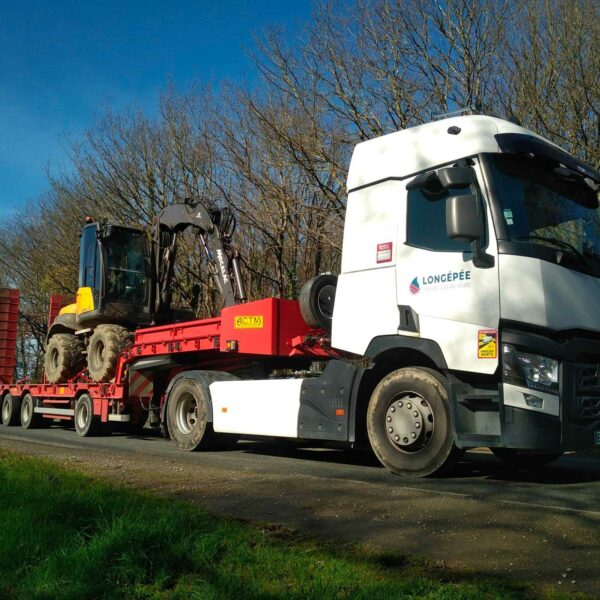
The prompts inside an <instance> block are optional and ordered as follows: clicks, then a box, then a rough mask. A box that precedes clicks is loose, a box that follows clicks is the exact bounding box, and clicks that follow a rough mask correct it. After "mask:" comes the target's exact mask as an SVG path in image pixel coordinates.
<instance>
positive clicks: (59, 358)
mask: <svg viewBox="0 0 600 600" xmlns="http://www.w3.org/2000/svg"><path fill="white" fill-rule="evenodd" d="M84 350H85V346H84V344H83V341H82V340H81V339H80V338H78V337H76V336H74V335H73V334H72V333H55V334H54V335H53V336H52V337H51V338H50V340H49V341H48V345H47V346H46V356H45V357H44V369H45V372H46V378H47V379H48V381H49V382H50V383H58V382H60V381H67V380H68V379H71V378H72V377H75V375H77V373H79V371H81V370H82V369H83V368H84V367H85V356H84Z"/></svg>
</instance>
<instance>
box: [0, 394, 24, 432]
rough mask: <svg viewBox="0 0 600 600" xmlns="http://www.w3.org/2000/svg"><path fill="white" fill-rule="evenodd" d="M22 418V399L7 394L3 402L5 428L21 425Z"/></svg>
mask: <svg viewBox="0 0 600 600" xmlns="http://www.w3.org/2000/svg"><path fill="white" fill-rule="evenodd" d="M20 418H21V398H18V397H16V396H13V395H11V394H6V396H4V400H2V423H3V424H4V426H5V427H13V426H14V425H18V424H19V420H20Z"/></svg>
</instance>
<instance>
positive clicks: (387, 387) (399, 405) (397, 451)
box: [367, 367, 460, 477]
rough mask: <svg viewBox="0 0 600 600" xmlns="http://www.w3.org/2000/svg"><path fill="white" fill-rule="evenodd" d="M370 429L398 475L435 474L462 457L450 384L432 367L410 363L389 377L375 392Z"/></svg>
mask: <svg viewBox="0 0 600 600" xmlns="http://www.w3.org/2000/svg"><path fill="white" fill-rule="evenodd" d="M367 431H368V434H369V440H370V442H371V447H372V448H373V451H374V452H375V455H376V456H377V458H378V459H379V460H380V461H381V463H382V464H383V465H384V466H385V467H387V468H388V469H389V470H390V471H392V473H395V474H396V475H404V476H408V477H426V476H428V475H433V474H434V473H439V472H440V471H441V470H443V469H445V470H447V469H449V468H451V467H452V466H453V465H454V464H455V461H456V459H457V457H458V456H459V455H460V451H459V450H458V449H457V448H456V446H455V445H454V439H453V435H452V423H451V417H450V409H449V405H448V394H447V392H446V388H445V387H444V384H443V381H442V379H441V376H440V375H438V374H437V373H436V372H435V371H433V370H430V369H424V368H413V367H411V368H405V369H398V370H397V371H393V372H392V373H389V374H388V375H386V376H385V377H384V378H383V379H382V380H381V381H380V382H379V384H378V385H377V387H376V388H375V391H374V392H373V395H372V396H371V400H370V402H369V407H368V409H367Z"/></svg>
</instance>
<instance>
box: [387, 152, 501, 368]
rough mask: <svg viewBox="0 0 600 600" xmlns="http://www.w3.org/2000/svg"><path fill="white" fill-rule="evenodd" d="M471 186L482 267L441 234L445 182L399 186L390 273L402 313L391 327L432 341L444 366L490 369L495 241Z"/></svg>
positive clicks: (494, 348) (493, 361)
mask: <svg viewBox="0 0 600 600" xmlns="http://www.w3.org/2000/svg"><path fill="white" fill-rule="evenodd" d="M474 163H475V164H474V169H475V171H476V173H477V177H478V180H479V181H480V182H481V181H483V180H482V176H481V171H480V168H479V165H478V164H477V162H476V161H474ZM410 181H412V179H410V180H407V181H406V182H405V183H406V185H408V184H409V183H410ZM479 188H480V192H481V198H482V202H483V205H484V211H485V223H486V227H485V237H484V241H483V246H484V250H485V252H486V253H487V254H488V255H490V257H491V258H492V259H493V260H490V263H491V264H492V266H489V267H476V266H475V265H474V264H473V258H472V252H471V244H470V243H469V242H467V241H464V240H453V239H450V238H449V237H448V235H447V232H446V199H447V198H448V196H449V193H448V191H447V190H444V189H441V188H439V187H437V188H435V186H433V187H427V186H425V187H418V188H415V189H406V186H405V188H404V192H403V193H404V194H405V199H406V211H404V215H405V219H406V222H405V223H404V226H402V224H401V227H400V234H399V237H400V244H399V245H398V246H399V247H398V254H397V266H396V269H397V274H396V281H397V300H398V305H399V307H400V311H401V314H408V315H410V318H408V319H401V324H400V329H399V333H400V334H406V335H418V336H420V337H422V338H425V339H431V340H433V341H435V342H436V343H437V344H438V345H439V346H440V348H441V350H442V352H443V354H444V357H445V359H446V362H447V364H448V367H449V368H450V369H455V370H462V371H471V372H480V373H493V372H494V371H495V370H496V367H497V364H498V352H499V348H498V341H499V340H498V324H499V319H500V295H499V283H498V282H499V280H498V248H497V242H496V237H495V233H494V228H493V224H492V220H491V216H490V211H489V206H488V202H487V198H486V196H485V193H484V190H483V186H481V185H480V186H479ZM451 193H452V194H453V195H459V194H463V193H464V194H468V193H470V190H469V188H468V187H466V188H464V189H460V188H459V189H454V190H452V192H451ZM403 328H404V330H403Z"/></svg>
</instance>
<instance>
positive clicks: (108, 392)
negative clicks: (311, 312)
mask: <svg viewBox="0 0 600 600" xmlns="http://www.w3.org/2000/svg"><path fill="white" fill-rule="evenodd" d="M6 296H7V297H9V296H8V295H6ZM15 298H16V299H17V300H16V301H15ZM10 302H11V304H10V306H11V311H12V312H11V313H10V317H11V319H16V314H13V313H14V312H15V308H14V307H15V302H18V295H15V294H14V293H13V294H11V295H10ZM5 312H6V311H5ZM11 336H12V337H11V340H12V338H14V335H13V334H11ZM15 339H16V338H15ZM334 356H336V354H335V353H334V352H333V351H332V350H331V349H330V348H329V347H328V343H327V339H326V337H325V332H324V331H320V330H313V329H311V328H310V327H309V326H308V325H307V324H306V323H305V322H304V320H303V318H302V315H301V314H300V308H299V305H298V302H297V301H295V300H281V299H277V298H266V299H263V300H258V301H256V302H249V303H247V304H242V305H236V306H232V307H229V308H224V309H223V310H222V311H221V315H220V316H219V317H216V318H209V319H199V320H193V321H187V322H181V323H174V324H168V325H160V326H155V327H148V328H144V329H138V330H137V331H135V332H134V341H133V344H132V345H130V346H129V347H127V348H125V349H124V350H123V352H122V353H121V354H120V356H119V358H118V362H117V371H116V376H115V378H114V381H111V382H108V383H97V382H94V381H92V380H91V379H89V377H88V376H87V372H86V370H83V371H81V372H80V373H79V374H77V375H76V376H75V377H74V378H73V379H71V380H69V381H65V382H64V383H48V382H47V381H44V382H42V383H34V382H30V381H18V382H10V381H6V379H7V378H8V377H6V378H5V383H0V399H1V398H4V396H5V395H6V394H7V393H8V394H11V395H12V396H13V397H15V398H20V399H22V398H23V397H24V396H25V395H26V394H31V396H32V397H33V398H34V400H35V407H34V412H35V413H37V414H41V415H42V416H43V417H44V418H46V419H52V420H55V419H60V420H71V419H72V418H73V416H74V414H75V407H74V404H75V401H76V400H77V398H79V397H80V396H81V395H82V394H88V395H89V396H90V397H91V399H92V402H93V412H94V416H97V417H99V418H100V421H101V422H102V423H106V422H109V421H116V422H128V421H130V420H131V418H132V415H133V416H134V418H135V417H136V416H137V415H139V414H141V413H142V414H143V412H144V411H147V410H148V409H149V407H150V405H151V403H152V401H153V400H156V397H155V396H156V394H155V390H154V380H155V378H156V373H157V370H158V371H159V372H160V370H161V369H162V370H163V371H167V372H168V373H169V377H172V376H173V375H174V374H176V372H177V371H178V370H182V369H183V368H184V365H185V368H188V369H189V368H190V367H192V368H198V369H204V370H206V369H215V370H220V371H226V372H227V371H235V370H238V369H240V368H243V367H244V365H246V364H247V363H249V362H251V361H252V360H253V359H256V358H259V357H260V358H263V359H264V358H265V357H272V358H279V359H282V358H290V359H293V358H302V357H304V358H310V359H320V360H327V359H329V358H332V357H334ZM9 367H10V369H11V372H12V370H14V363H12V364H11V365H9ZM7 373H8V371H7Z"/></svg>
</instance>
